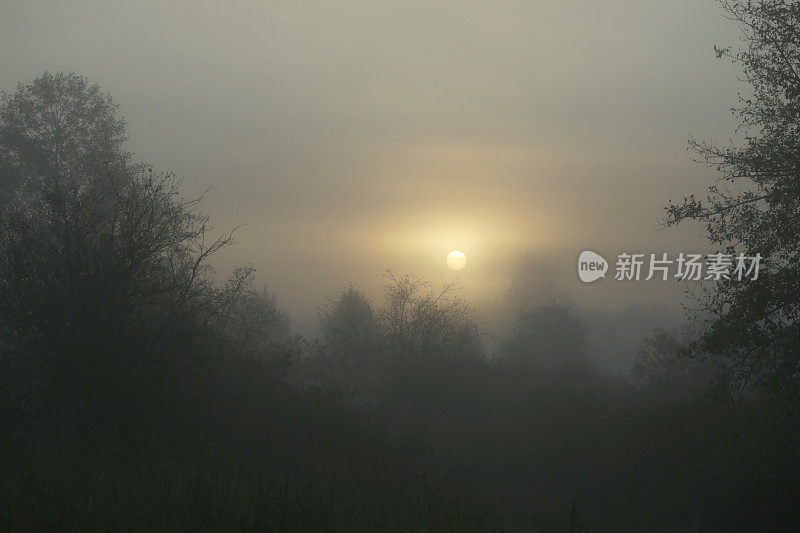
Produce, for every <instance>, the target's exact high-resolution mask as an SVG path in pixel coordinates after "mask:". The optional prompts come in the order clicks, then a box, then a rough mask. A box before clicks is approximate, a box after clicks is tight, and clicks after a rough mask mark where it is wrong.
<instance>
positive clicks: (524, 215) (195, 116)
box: [0, 0, 739, 323]
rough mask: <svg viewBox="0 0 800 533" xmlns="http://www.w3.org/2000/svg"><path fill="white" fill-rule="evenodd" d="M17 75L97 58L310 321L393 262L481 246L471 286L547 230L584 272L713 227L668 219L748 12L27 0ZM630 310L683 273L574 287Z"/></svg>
mask: <svg viewBox="0 0 800 533" xmlns="http://www.w3.org/2000/svg"><path fill="white" fill-rule="evenodd" d="M0 9H2V11H0V15H1V16H0V65H2V69H0V88H2V89H4V90H6V91H9V90H13V89H14V87H15V84H16V82H17V81H28V80H31V79H33V78H34V77H36V76H38V75H39V74H41V72H42V71H43V70H45V69H47V70H50V71H59V70H63V71H68V72H73V71H74V72H77V73H80V74H83V75H86V76H87V77H89V78H90V79H91V80H94V81H97V82H99V83H100V84H101V86H102V87H103V88H104V89H105V90H107V91H109V92H111V93H112V95H113V96H114V99H115V100H116V102H117V103H118V104H120V105H121V112H122V114H123V115H124V116H125V117H126V119H127V120H128V124H129V132H130V138H131V139H130V143H129V148H130V150H131V151H133V152H134V153H135V154H136V155H137V157H138V158H140V159H143V160H147V161H149V162H150V163H152V164H153V165H154V166H155V167H156V168H159V169H164V170H172V171H175V172H176V173H177V174H178V175H179V176H183V177H184V185H185V188H186V194H187V196H189V195H192V194H194V193H197V192H200V191H202V190H203V189H204V188H206V187H207V186H209V185H213V187H214V189H213V192H212V193H211V195H210V196H209V197H208V199H207V202H206V203H205V206H204V208H205V210H206V211H207V212H208V213H209V214H210V215H211V216H212V220H213V221H214V222H215V225H216V227H217V228H219V229H228V228H230V227H232V226H234V225H237V224H246V227H245V228H243V229H242V230H241V231H240V233H239V242H240V244H239V245H238V246H237V247H236V248H234V249H231V250H229V251H226V252H225V253H224V254H223V255H221V256H220V257H219V258H218V260H217V261H216V265H217V266H218V268H219V270H220V272H222V273H224V272H226V271H228V270H230V268H231V267H232V266H233V265H234V264H237V263H243V262H252V263H253V264H254V265H255V266H256V267H257V268H258V281H259V282H263V283H266V284H268V285H269V286H270V287H271V288H272V289H273V290H275V291H276V292H277V294H278V296H279V298H280V300H281V302H282V303H283V304H284V305H287V306H288V308H289V309H290V310H291V312H292V314H293V316H295V317H296V319H297V320H298V321H299V322H301V323H303V322H308V321H309V320H310V319H311V318H312V317H313V315H314V312H315V308H316V307H317V306H319V305H320V304H322V303H323V301H324V297H325V295H326V294H331V293H334V292H336V291H337V290H339V289H340V288H341V287H342V286H343V285H344V284H345V283H347V282H348V281H351V280H352V281H355V282H356V283H358V284H359V285H360V286H362V287H363V288H364V289H367V292H369V293H370V294H372V295H375V294H376V290H375V288H376V287H377V285H378V284H379V282H380V276H381V273H382V272H383V270H384V269H385V268H387V267H391V268H393V269H394V270H395V271H397V272H400V273H405V272H408V273H414V274H417V275H420V276H423V277H427V278H430V279H434V280H435V279H438V278H439V276H440V275H445V276H450V275H451V274H450V273H448V272H445V270H446V269H445V266H444V263H443V259H444V256H445V255H446V254H447V252H448V251H450V250H452V249H456V248H459V249H464V251H465V252H466V253H467V255H468V257H469V264H468V266H467V269H465V270H464V271H463V273H462V279H463V282H464V284H465V290H466V293H467V295H468V296H469V297H470V298H471V299H472V300H473V301H474V302H475V303H476V305H477V306H479V307H480V306H483V307H484V308H485V309H490V308H493V306H497V305H498V304H499V303H500V299H501V295H500V293H501V292H502V291H503V290H505V287H506V285H507V282H508V276H509V272H510V271H511V267H512V265H513V261H514V258H515V257H516V256H517V255H518V254H519V253H520V252H522V251H524V250H533V251H534V252H535V253H538V254H540V255H543V256H548V257H551V258H552V261H553V262H555V263H556V264H557V265H562V266H563V269H562V271H563V272H565V273H567V274H568V276H567V277H568V279H569V280H571V281H574V272H573V270H574V265H573V261H574V258H575V257H576V256H577V254H578V252H580V251H581V250H582V249H584V248H592V249H596V250H599V251H602V252H606V253H609V254H613V253H616V252H619V251H625V250H639V251H648V252H649V251H652V252H660V251H667V250H678V249H684V248H688V249H689V250H692V249H697V248H698V247H699V243H700V242H701V241H700V240H699V233H700V231H699V228H698V227H696V226H695V227H691V226H687V227H686V228H682V229H679V230H671V231H660V232H656V231H653V227H654V226H656V225H657V223H658V219H659V217H660V216H661V214H662V212H663V210H662V208H663V206H664V204H665V202H666V201H667V199H669V198H670V197H672V198H679V197H681V196H682V195H683V194H685V193H688V192H697V191H701V190H702V188H703V187H704V186H705V185H707V184H708V183H709V182H710V181H711V180H712V179H713V177H714V174H713V172H712V171H710V170H708V169H706V168H704V167H702V166H700V165H696V164H694V163H692V162H691V161H690V159H689V154H688V153H687V151H686V141H687V136H688V134H689V133H692V134H695V135H697V136H700V137H709V138H714V139H718V140H725V139H727V138H728V137H729V136H730V131H731V130H732V128H733V127H734V126H735V122H734V120H733V119H732V118H731V117H730V114H729V108H730V107H731V106H732V105H734V104H735V102H736V95H737V90H738V89H739V87H738V86H737V84H736V83H735V77H736V74H737V70H736V68H735V67H733V66H731V65H729V64H727V63H725V62H723V61H720V60H716V59H715V58H714V54H713V50H712V46H713V45H714V44H725V45H727V44H735V43H736V40H737V38H738V35H737V28H736V27H735V25H734V24H732V23H731V22H729V21H726V20H724V19H723V18H722V16H721V14H720V12H719V10H718V8H717V6H716V4H715V3H714V2H712V1H710V0H701V1H698V0H678V1H670V2H665V1H663V0H628V1H621V0H607V1H605V2H587V1H584V2H577V1H576V2H565V1H563V0H562V1H555V0H554V1H529V2H458V3H455V2H447V3H445V2H431V1H421V2H408V1H403V2H400V1H398V2H299V1H291V2H266V1H262V2H231V3H225V4H224V5H223V3H221V2H165V1H155V2H148V1H136V2H133V1H131V2H127V3H124V4H123V3H108V2H88V1H81V2H27V1H26V2H8V1H5V2H3V3H2V8H0ZM574 285H575V286H573V287H572V288H571V289H570V290H571V291H573V292H574V295H575V297H576V298H577V299H585V300H586V302H588V303H591V304H593V305H605V306H608V307H617V308H620V307H621V306H624V305H627V304H629V303H633V302H641V303H646V304H657V303H664V304H665V305H675V303H676V302H677V294H678V293H679V291H678V290H676V287H674V286H672V285H669V286H667V284H653V283H650V284H641V285H638V286H635V287H634V286H631V285H628V286H624V287H623V286H620V284H616V285H614V284H611V283H607V284H605V285H603V284H602V283H601V284H598V285H596V286H591V287H585V286H577V283H574Z"/></svg>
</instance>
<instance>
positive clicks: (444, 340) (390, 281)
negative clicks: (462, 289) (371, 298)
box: [378, 271, 479, 361]
mask: <svg viewBox="0 0 800 533" xmlns="http://www.w3.org/2000/svg"><path fill="white" fill-rule="evenodd" d="M458 291H459V287H458V285H457V284H456V283H455V282H445V283H443V284H442V286H441V287H440V288H439V289H435V288H433V287H432V286H431V284H430V283H427V282H424V281H422V280H420V279H417V278H413V277H411V276H402V277H399V278H398V277H396V276H395V275H394V274H393V273H392V272H391V271H387V273H386V284H385V285H384V294H385V297H386V303H385V305H384V307H383V308H382V309H381V310H380V312H379V313H378V318H379V321H380V325H381V328H382V330H383V334H384V338H385V339H386V343H387V346H388V350H389V355H390V357H391V358H392V359H393V360H394V361H425V360H430V359H435V358H445V359H449V358H458V357H476V356H478V354H479V342H478V337H479V335H478V326H477V324H476V323H475V322H473V321H472V309H471V308H470V307H469V305H468V304H467V302H466V301H465V300H464V299H463V298H461V297H459V296H458Z"/></svg>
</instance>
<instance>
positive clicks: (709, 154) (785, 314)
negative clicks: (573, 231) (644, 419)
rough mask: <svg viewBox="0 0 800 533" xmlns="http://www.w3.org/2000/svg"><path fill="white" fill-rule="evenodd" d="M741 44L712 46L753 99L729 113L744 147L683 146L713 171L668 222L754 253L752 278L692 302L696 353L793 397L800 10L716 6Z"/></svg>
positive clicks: (799, 247)
mask: <svg viewBox="0 0 800 533" xmlns="http://www.w3.org/2000/svg"><path fill="white" fill-rule="evenodd" d="M721 3H722V7H723V9H724V11H725V13H726V15H727V16H728V17H729V18H731V19H732V20H734V21H736V22H737V23H738V24H739V26H740V27H741V29H742V32H743V34H744V40H745V43H746V47H745V48H744V49H740V50H733V49H730V48H724V49H717V55H718V57H726V58H730V59H731V60H732V61H733V62H734V63H735V64H738V65H740V66H741V67H742V71H743V79H744V81H746V82H747V83H748V84H749V85H750V87H751V90H752V96H749V97H741V101H740V106H739V107H738V108H736V109H734V114H735V115H736V116H737V117H738V118H739V119H740V122H741V126H740V129H741V130H742V131H744V133H745V137H744V142H743V143H742V144H739V145H736V144H734V143H731V145H730V146H718V145H716V144H713V143H708V142H700V141H697V140H695V139H691V140H690V144H691V147H692V148H693V149H694V150H695V151H696V152H697V153H698V154H699V156H700V158H701V159H702V160H704V161H706V162H707V163H708V164H709V165H711V166H714V167H715V168H716V169H717V170H718V171H719V172H720V175H721V176H720V182H721V183H719V184H717V185H713V186H711V187H709V189H708V196H707V198H705V199H698V198H695V197H694V196H689V197H687V198H684V199H683V201H682V202H681V203H670V205H668V207H667V216H666V220H665V222H666V224H667V225H674V224H678V223H680V222H682V221H684V220H687V219H691V220H696V221H702V222H703V223H705V225H706V228H707V231H708V237H709V239H710V240H711V242H712V243H714V244H715V245H717V246H719V247H720V249H721V250H722V251H724V252H726V253H729V254H734V255H735V254H738V253H744V254H746V255H747V256H755V255H756V254H761V256H763V257H764V260H763V261H762V262H763V265H762V266H763V268H762V270H761V272H760V274H759V276H758V279H757V280H754V281H739V280H737V279H730V280H728V279H722V280H720V281H719V283H717V284H716V285H715V286H713V287H710V288H706V290H705V291H704V292H703V294H702V295H701V297H700V300H701V303H702V308H703V310H704V311H706V312H708V313H709V314H710V316H711V319H710V327H709V328H708V331H707V333H705V334H704V335H703V336H702V337H701V341H700V342H699V343H698V345H697V346H696V349H697V350H698V351H707V352H709V353H712V354H716V355H718V356H721V357H724V358H726V359H727V360H728V361H729V363H730V366H731V369H732V372H731V376H732V382H733V383H736V384H738V386H740V387H741V386H744V385H746V384H747V383H754V384H758V385H766V386H767V387H769V388H770V389H771V390H772V391H773V392H776V393H778V394H781V395H783V394H788V395H789V396H792V397H795V398H796V397H797V395H798V393H800V379H798V376H800V374H798V372H797V368H798V364H799V363H800V329H798V328H799V327H800V306H798V303H797V302H798V300H797V294H798V293H800V167H798V161H800V74H799V73H800V38H798V33H797V32H798V27H800V4H798V3H797V2H789V1H785V0H768V1H763V2H750V1H740V0H733V1H723V2H721Z"/></svg>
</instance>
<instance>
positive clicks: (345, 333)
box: [319, 284, 382, 368]
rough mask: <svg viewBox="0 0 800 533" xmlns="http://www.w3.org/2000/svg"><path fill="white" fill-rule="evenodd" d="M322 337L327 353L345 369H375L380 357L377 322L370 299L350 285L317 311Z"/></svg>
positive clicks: (380, 341) (380, 348)
mask: <svg viewBox="0 0 800 533" xmlns="http://www.w3.org/2000/svg"><path fill="white" fill-rule="evenodd" d="M319 320H320V325H321V326H322V336H323V341H324V343H325V346H326V347H327V350H328V352H329V354H330V355H331V356H332V357H333V358H335V359H336V360H337V361H339V362H340V363H341V364H343V365H345V366H346V367H348V368H366V367H371V366H374V365H375V364H376V363H377V362H378V360H379V358H380V355H381V351H382V340H381V335H380V329H379V327H378V319H377V317H376V316H375V311H373V309H372V306H371V305H370V303H369V299H368V298H367V297H366V296H365V295H364V294H363V293H362V292H360V291H359V290H358V289H356V288H355V287H354V286H353V285H352V284H350V285H349V286H348V287H347V288H346V289H344V290H343V291H342V292H341V293H339V295H338V296H337V297H336V298H332V299H329V300H328V303H327V305H326V306H325V307H324V308H323V309H321V310H320V314H319Z"/></svg>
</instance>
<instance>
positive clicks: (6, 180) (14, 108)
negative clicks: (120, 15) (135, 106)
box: [0, 72, 131, 199]
mask: <svg viewBox="0 0 800 533" xmlns="http://www.w3.org/2000/svg"><path fill="white" fill-rule="evenodd" d="M117 107H118V106H117V105H116V104H114V103H113V101H112V99H111V96H110V95H108V94H104V93H102V92H101V90H100V87H99V86H98V85H97V84H91V83H90V82H89V80H87V79H86V78H85V77H83V76H78V75H76V74H65V73H62V72H59V73H57V74H49V73H48V72H45V73H44V74H43V75H42V76H40V77H38V78H36V79H35V80H33V81H32V82H31V83H29V84H22V83H20V84H19V85H18V87H17V90H16V91H15V92H13V93H11V94H6V93H3V95H2V98H1V99H0V187H1V188H2V193H3V194H2V198H0V199H3V198H4V199H8V197H9V196H10V195H12V194H13V193H14V192H15V191H17V190H18V189H19V188H20V186H22V185H24V184H26V183H28V184H32V185H36V184H38V185H39V186H41V185H43V184H49V185H50V186H55V185H56V184H63V185H66V184H67V182H68V181H70V180H78V181H80V182H82V183H83V184H84V186H85V185H86V184H87V182H88V181H89V180H88V179H87V178H88V177H89V176H93V177H97V176H99V175H114V176H117V177H119V176H120V175H121V174H120V171H121V170H123V169H125V168H126V167H128V165H129V164H130V159H131V156H130V154H129V153H128V152H126V151H125V150H123V148H122V145H123V143H124V141H125V139H126V133H125V121H124V119H123V118H121V117H118V116H117V115H116V111H117Z"/></svg>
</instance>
